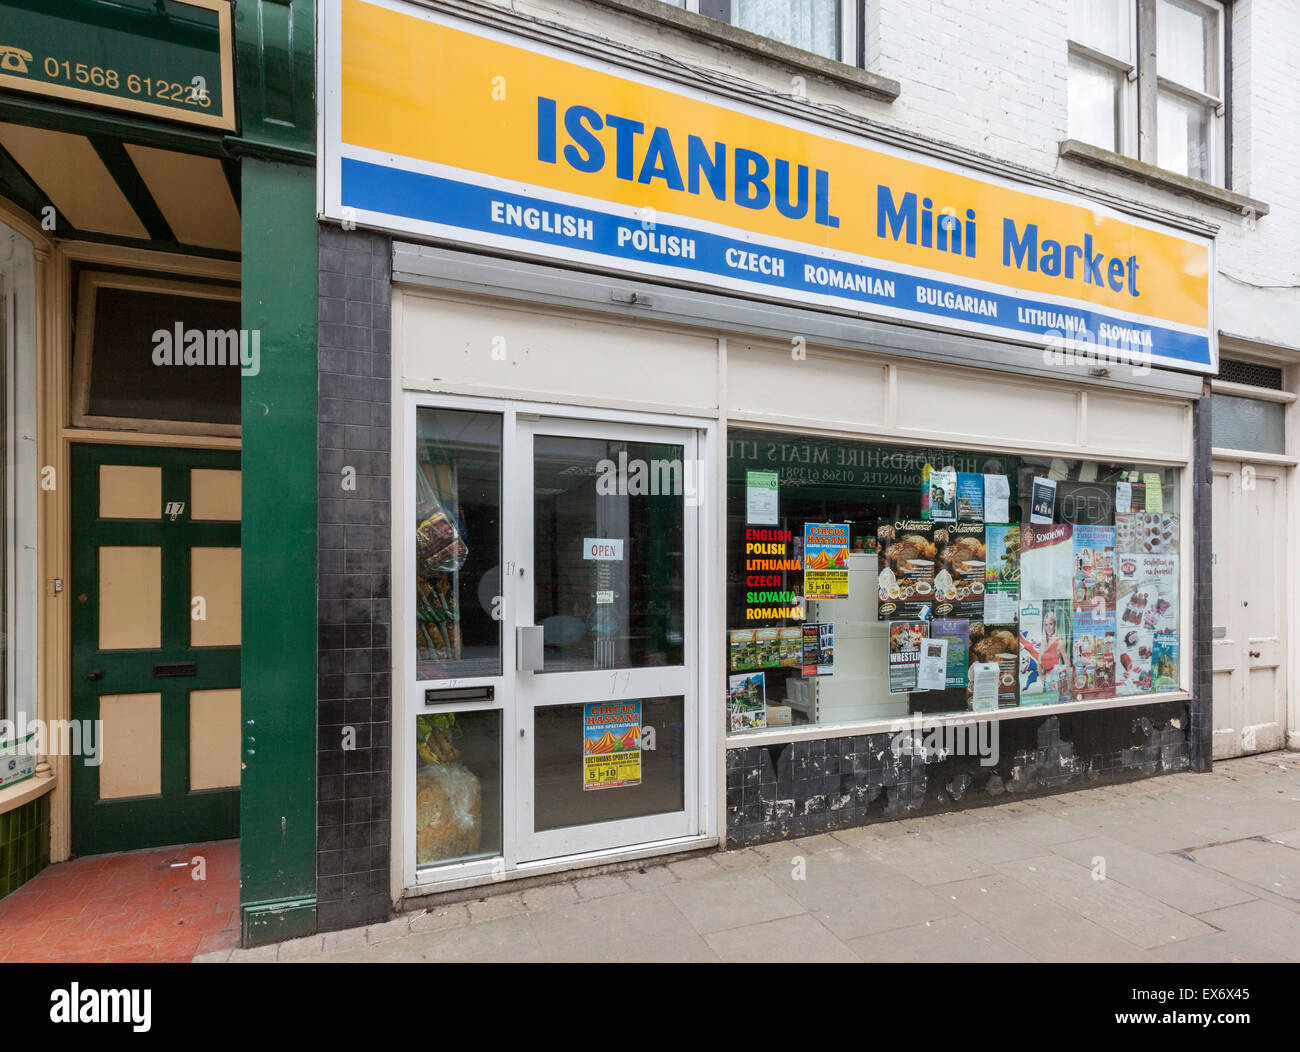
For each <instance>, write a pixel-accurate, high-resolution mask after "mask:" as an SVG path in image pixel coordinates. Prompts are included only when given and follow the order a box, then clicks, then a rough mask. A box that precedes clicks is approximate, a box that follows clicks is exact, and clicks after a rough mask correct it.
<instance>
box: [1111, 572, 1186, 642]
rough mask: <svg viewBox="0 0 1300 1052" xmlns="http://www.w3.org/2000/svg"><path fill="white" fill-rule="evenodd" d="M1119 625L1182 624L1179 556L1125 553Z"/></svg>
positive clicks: (1163, 628)
mask: <svg viewBox="0 0 1300 1052" xmlns="http://www.w3.org/2000/svg"><path fill="white" fill-rule="evenodd" d="M1118 561H1119V575H1118V577H1119V580H1118V584H1117V593H1118V594H1117V599H1116V609H1117V610H1118V612H1119V620H1118V621H1117V622H1116V625H1115V628H1116V631H1118V632H1126V631H1127V630H1128V629H1130V628H1140V629H1145V630H1148V631H1152V632H1173V631H1176V630H1177V628H1178V556H1176V555H1155V554H1145V553H1139V554H1132V555H1130V554H1121V555H1120V556H1119V557H1118Z"/></svg>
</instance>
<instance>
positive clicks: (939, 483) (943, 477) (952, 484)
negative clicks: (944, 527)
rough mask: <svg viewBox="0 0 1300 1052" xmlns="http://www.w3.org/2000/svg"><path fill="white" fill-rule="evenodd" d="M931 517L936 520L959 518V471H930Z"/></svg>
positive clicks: (944, 520) (947, 520)
mask: <svg viewBox="0 0 1300 1052" xmlns="http://www.w3.org/2000/svg"><path fill="white" fill-rule="evenodd" d="M929 486H930V519H931V520H932V521H934V522H955V521H956V520H957V472H955V471H931V472H930V481H929Z"/></svg>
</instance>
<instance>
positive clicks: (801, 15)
mask: <svg viewBox="0 0 1300 1052" xmlns="http://www.w3.org/2000/svg"><path fill="white" fill-rule="evenodd" d="M668 2H669V3H672V5H673V6H674V7H680V8H683V9H684V10H687V11H695V12H698V13H699V14H702V15H707V16H708V17H709V18H716V19H718V20H719V21H720V22H728V23H730V24H731V25H733V26H736V27H738V28H740V29H747V30H749V32H751V33H757V34H758V35H759V36H763V37H768V38H769V39H772V40H777V41H780V42H781V43H782V44H789V45H790V46H791V47H797V48H801V49H802V50H804V51H811V52H812V53H813V54H814V55H821V56H822V57H823V58H830V59H835V60H837V61H841V62H847V63H849V64H850V65H857V64H858V58H857V43H856V41H857V38H858V24H859V21H860V19H861V17H862V11H861V7H862V5H861V0H668Z"/></svg>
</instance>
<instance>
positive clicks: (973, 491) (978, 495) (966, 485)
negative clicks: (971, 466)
mask: <svg viewBox="0 0 1300 1052" xmlns="http://www.w3.org/2000/svg"><path fill="white" fill-rule="evenodd" d="M957 521H958V522H983V521H984V476H983V475H981V474H979V473H978V472H974V471H959V472H957Z"/></svg>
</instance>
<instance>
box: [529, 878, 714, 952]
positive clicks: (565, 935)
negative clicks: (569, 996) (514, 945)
mask: <svg viewBox="0 0 1300 1052" xmlns="http://www.w3.org/2000/svg"><path fill="white" fill-rule="evenodd" d="M531 920H532V932H533V936H534V937H535V938H536V939H537V942H538V944H539V945H540V946H541V948H542V953H543V954H544V955H545V956H546V959H547V960H548V961H585V962H597V963H604V964H617V963H622V962H625V961H629V960H635V961H691V962H698V961H716V960H717V959H718V958H717V957H716V956H715V955H714V953H713V951H712V950H710V949H709V947H708V945H707V944H706V943H705V941H704V939H702V938H701V937H700V935H699V933H698V932H696V930H695V929H694V928H693V927H692V926H691V924H690V922H689V921H688V920H687V919H686V918H685V916H683V915H682V913H681V911H680V910H678V909H677V907H676V906H674V905H673V903H672V901H671V900H670V899H669V898H668V896H667V895H665V894H664V893H663V891H662V890H661V889H657V888H651V889H646V890H643V891H633V892H629V893H628V894H626V895H607V896H604V897H602V898H598V899H590V900H588V901H585V902H579V903H576V904H574V905H572V906H563V907H560V908H559V909H553V910H548V911H546V912H545V913H539V914H536V915H535V916H533V917H532V918H531Z"/></svg>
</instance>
